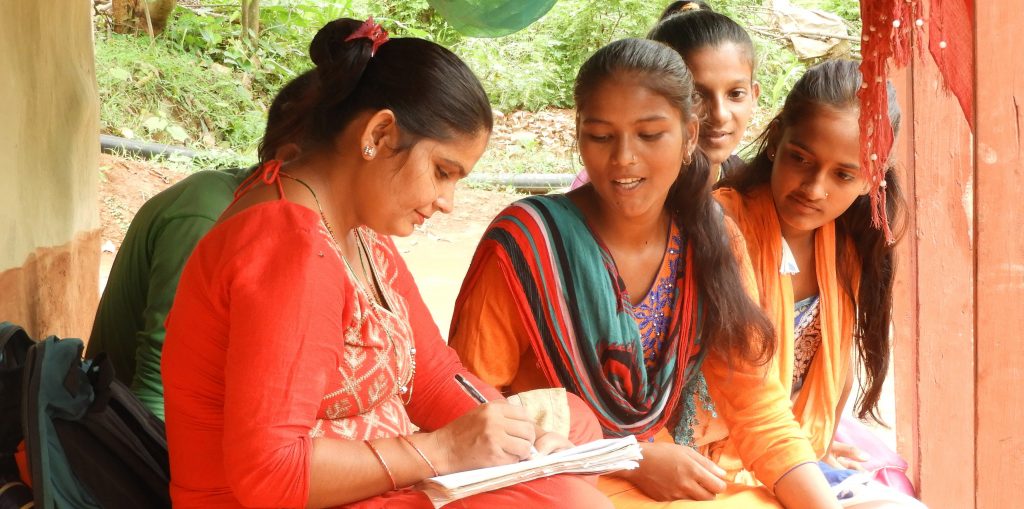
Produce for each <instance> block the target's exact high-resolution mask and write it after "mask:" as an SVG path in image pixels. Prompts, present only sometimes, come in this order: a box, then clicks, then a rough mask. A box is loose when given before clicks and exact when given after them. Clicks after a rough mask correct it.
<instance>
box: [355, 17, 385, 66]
mask: <svg viewBox="0 0 1024 509" xmlns="http://www.w3.org/2000/svg"><path fill="white" fill-rule="evenodd" d="M361 37H366V38H367V39H369V40H371V41H373V47H372V48H370V56H371V57H372V56H373V55H375V54H377V48H379V47H380V46H381V45H382V44H384V43H385V42H388V31H387V30H384V28H383V27H381V26H380V24H378V23H377V22H375V21H373V16H370V17H369V18H367V19H366V21H364V22H363V24H362V25H359V28H358V29H356V31H355V32H352V35H349V36H348V37H346V38H345V42H348V41H351V40H352V39H359V38H361Z"/></svg>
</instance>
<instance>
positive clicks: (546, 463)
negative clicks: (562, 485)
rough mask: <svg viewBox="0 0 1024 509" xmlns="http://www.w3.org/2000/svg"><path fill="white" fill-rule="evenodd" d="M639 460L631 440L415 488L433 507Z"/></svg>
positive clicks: (445, 477) (592, 444)
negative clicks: (529, 483) (515, 486)
mask: <svg viewBox="0 0 1024 509" xmlns="http://www.w3.org/2000/svg"><path fill="white" fill-rule="evenodd" d="M641 459H643V456H642V455H641V454H640V446H639V445H637V443H636V438H634V437H633V436H628V437H623V438H609V439H604V440H595V441H593V442H590V443H587V444H583V445H578V446H576V447H573V448H571V449H566V450H564V451H558V452H554V453H551V454H549V455H547V456H541V457H537V458H533V459H529V460H526V461H520V462H519V463H513V464H511V465H500V466H497V467H489V468H480V469H477V470H467V471H465V472H458V473H455V474H448V475H442V476H439V477H433V478H430V479H426V480H424V481H422V482H420V483H419V484H418V485H416V488H418V489H420V490H423V492H424V493H426V495H427V496H428V497H430V501H431V502H432V503H433V504H434V507H441V506H443V505H445V504H447V503H449V502H453V501H455V500H458V499H460V498H465V497H468V496H471V495H476V494H477V493H483V492H485V491H491V490H496V489H498V488H503V487H505V486H511V485H513V484H518V483H521V482H526V481H532V480H534V479H540V478H541V477H547V476H551V475H555V474H605V473H608V472H614V471H616V470H628V469H631V468H636V467H637V461H639V460H641Z"/></svg>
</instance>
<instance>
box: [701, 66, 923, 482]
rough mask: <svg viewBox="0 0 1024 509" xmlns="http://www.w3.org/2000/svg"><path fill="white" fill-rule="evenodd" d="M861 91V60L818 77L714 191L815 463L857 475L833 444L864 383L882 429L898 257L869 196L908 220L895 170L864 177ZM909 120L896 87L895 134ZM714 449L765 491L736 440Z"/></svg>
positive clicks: (714, 428) (776, 371)
mask: <svg viewBox="0 0 1024 509" xmlns="http://www.w3.org/2000/svg"><path fill="white" fill-rule="evenodd" d="M860 84H861V79H860V72H859V70H858V66H857V63H855V62H852V61H839V60H837V61H828V62H825V63H822V64H819V65H817V66H815V67H812V68H811V69H809V70H808V71H807V73H806V74H805V75H804V76H803V77H802V78H801V79H800V80H799V81H798V82H797V83H796V85H795V86H794V88H793V90H792V91H791V92H790V94H789V96H788V97H787V99H786V102H785V106H784V107H783V109H782V112H781V113H779V115H778V116H777V117H776V118H775V119H774V120H773V121H772V122H771V123H770V124H769V127H768V129H767V130H766V131H765V133H764V134H763V135H762V136H761V138H760V140H759V143H760V148H759V151H758V153H757V155H756V156H755V157H754V159H753V160H752V161H751V163H750V164H749V165H747V166H746V167H744V168H742V169H741V170H739V171H738V172H736V173H735V174H733V175H731V176H730V178H728V179H727V180H726V181H724V182H722V183H721V184H720V186H721V187H720V189H718V190H717V191H715V197H716V198H717V199H718V201H719V202H720V203H721V204H722V206H723V207H724V208H725V210H726V213H727V214H728V215H729V216H730V217H731V218H732V219H733V220H734V221H735V222H736V224H737V225H738V226H739V228H740V230H741V231H742V233H743V236H744V238H745V240H746V244H747V249H748V250H749V253H750V259H751V262H752V264H753V267H754V273H755V277H756V280H757V285H758V289H759V293H760V298H761V306H762V308H763V309H764V310H765V311H766V313H767V314H768V316H769V317H770V318H771V319H772V321H773V322H774V325H775V331H776V334H777V338H778V343H777V348H776V350H775V356H774V359H773V361H772V363H771V371H770V375H769V376H771V377H773V378H775V379H776V380H778V381H779V382H781V383H782V385H783V387H784V388H785V389H786V390H787V391H789V393H790V394H791V396H792V399H793V412H794V414H795V416H796V418H797V420H798V421H799V422H800V424H801V427H802V428H803V429H804V431H805V432H806V433H807V435H808V436H809V437H810V440H811V444H812V446H813V447H814V451H815V454H816V455H817V456H818V457H819V458H820V459H823V460H825V461H827V462H829V463H831V464H832V465H833V466H841V467H854V468H856V467H857V465H858V462H859V461H861V460H864V459H866V458H865V457H863V455H862V454H861V453H860V452H859V451H858V450H857V449H856V448H854V447H851V446H850V444H840V443H835V442H834V441H833V436H834V434H835V432H836V428H837V426H838V423H839V418H840V416H841V414H842V411H843V408H844V406H845V404H846V399H847V397H848V395H849V392H850V387H851V386H852V381H853V376H854V373H859V374H860V375H861V382H862V387H863V390H862V391H861V393H860V394H859V395H858V398H857V406H856V413H857V416H858V417H860V418H861V419H865V418H868V417H872V418H874V419H876V420H879V421H880V417H879V414H878V400H879V396H880V394H881V392H882V383H883V382H884V380H885V375H886V371H887V368H888V365H889V349H890V348H889V347H890V344H889V343H890V339H889V322H890V319H891V314H892V312H891V308H892V289H893V277H894V271H895V258H896V253H895V249H894V245H893V243H892V242H887V241H886V237H885V233H884V231H883V230H882V229H879V228H876V227H874V226H872V214H871V203H870V198H869V196H868V195H869V193H870V191H872V190H873V188H874V186H878V187H881V188H882V189H880V190H879V191H881V192H883V193H884V195H885V199H886V201H885V203H886V207H887V210H886V212H887V218H886V220H887V221H888V222H889V224H892V225H893V226H899V224H900V223H901V222H902V221H901V219H902V217H903V213H904V203H903V198H902V195H901V193H900V189H899V185H898V184H899V183H898V181H897V179H896V176H895V174H894V172H893V170H892V169H891V168H890V169H888V170H887V171H886V173H885V178H884V180H883V181H880V183H877V184H873V183H872V181H871V180H870V179H869V177H868V176H867V173H866V172H863V171H861V168H860V165H859V161H860V151H861V147H860V130H859V125H858V114H859V109H858V105H859V102H858V98H857V91H858V90H859V89H860ZM899 118H900V113H899V107H898V105H897V104H896V101H895V96H894V93H893V91H892V90H891V89H890V94H889V120H890V123H891V125H892V127H893V131H894V132H895V131H897V130H898V128H899ZM854 360H856V362H854ZM723 431H724V430H723V426H722V425H721V423H719V422H715V421H714V420H712V422H711V423H710V425H709V427H708V429H707V430H706V432H705V433H704V437H703V438H704V439H703V440H702V441H703V442H707V441H709V440H715V439H716V438H722V436H723V435H724V433H723ZM703 451H704V452H705V453H706V454H707V455H708V456H709V457H711V458H712V459H714V460H716V462H718V464H719V465H720V466H722V467H723V468H725V469H726V470H728V471H730V473H731V475H733V478H734V479H735V480H737V481H740V482H744V481H745V482H751V483H753V482H755V481H754V480H753V478H752V476H751V475H750V473H749V472H744V471H743V467H742V464H741V463H740V461H739V455H738V453H737V444H736V441H735V440H732V439H729V438H725V439H721V440H717V441H713V442H712V443H710V444H708V445H706V446H705V447H704V449H703Z"/></svg>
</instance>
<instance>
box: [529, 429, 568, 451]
mask: <svg viewBox="0 0 1024 509" xmlns="http://www.w3.org/2000/svg"><path fill="white" fill-rule="evenodd" d="M533 446H534V448H536V449H537V453H538V454H540V455H542V456H543V455H546V454H551V453H553V452H556V451H562V450H565V449H568V448H570V447H574V445H573V443H572V442H570V441H569V439H568V438H565V437H564V436H562V435H560V434H558V433H552V432H548V431H544V429H543V428H541V427H540V426H537V440H536V441H534V442H533Z"/></svg>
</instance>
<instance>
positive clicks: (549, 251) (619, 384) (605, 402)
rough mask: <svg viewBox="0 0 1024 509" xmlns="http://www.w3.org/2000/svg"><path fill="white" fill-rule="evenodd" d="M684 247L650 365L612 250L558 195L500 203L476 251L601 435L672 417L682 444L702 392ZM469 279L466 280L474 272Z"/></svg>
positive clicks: (544, 361) (554, 378)
mask: <svg viewBox="0 0 1024 509" xmlns="http://www.w3.org/2000/svg"><path fill="white" fill-rule="evenodd" d="M683 249H684V250H685V251H684V252H685V253H686V255H685V259H684V262H683V263H681V264H680V269H679V275H678V277H677V281H676V283H677V284H676V285H675V288H676V295H675V298H674V301H675V304H674V306H675V308H674V309H675V312H674V313H673V316H672V317H671V321H670V324H669V327H668V330H667V334H666V337H665V339H664V344H663V346H662V349H661V353H659V357H658V359H657V361H656V364H655V366H654V367H653V368H651V369H648V368H646V367H645V365H644V352H643V345H642V343H641V340H640V329H639V328H638V326H637V323H636V321H635V320H634V317H633V311H632V306H631V304H630V302H629V300H628V298H627V294H626V290H625V285H624V283H623V281H622V279H621V278H620V277H619V273H618V270H617V269H616V266H615V262H614V260H613V259H612V256H611V253H609V251H608V249H606V248H605V247H604V245H602V244H601V242H600V240H599V239H598V238H597V237H596V235H595V234H594V233H593V232H592V231H591V230H590V228H589V227H588V226H587V223H586V220H585V219H584V218H583V216H582V214H581V213H580V211H579V209H577V208H576V207H575V205H573V204H572V202H571V201H570V200H569V199H568V198H567V197H566V196H564V195H553V196H538V197H531V198H526V199H524V200H521V201H519V202H517V203H516V204H514V205H513V206H511V207H509V208H508V209H506V210H505V211H504V212H503V213H502V214H501V215H499V216H498V217H497V218H496V219H495V220H494V222H493V223H492V224H491V226H490V228H489V229H488V231H487V233H486V234H485V236H484V239H483V240H482V241H481V245H480V248H479V249H478V250H477V254H476V257H480V256H482V255H483V254H484V253H487V252H490V251H491V250H494V251H495V252H496V253H497V258H498V260H499V265H500V266H501V270H502V272H503V273H504V275H505V278H506V280H507V281H508V282H509V286H510V287H511V289H512V291H513V294H514V295H515V299H516V302H517V303H518V308H519V309H518V311H519V314H520V316H521V317H522V319H523V321H524V323H525V326H526V329H527V330H528V332H529V334H530V341H531V344H532V346H533V348H534V351H535V353H536V354H537V358H538V361H539V363H540V368H541V371H542V372H543V374H544V376H545V377H546V378H547V380H548V382H549V383H550V384H551V385H552V386H555V387H564V388H566V389H567V390H569V391H571V392H573V393H574V394H576V395H578V396H580V397H581V398H583V399H584V400H586V401H587V403H588V404H589V405H590V407H591V408H592V409H593V410H594V413H595V414H596V415H597V417H598V420H599V421H600V423H601V427H602V428H603V429H604V432H605V435H606V436H624V435H636V436H637V437H638V438H640V439H647V438H650V437H653V436H654V434H655V433H656V432H658V431H659V430H660V429H661V428H663V427H664V426H665V425H666V424H667V423H668V421H669V420H670V419H674V420H676V421H678V422H679V423H680V424H681V425H679V426H677V428H676V434H677V435H681V436H678V437H677V442H679V443H684V442H686V443H688V442H689V436H690V423H691V421H692V416H693V414H694V412H693V402H694V401H695V398H694V397H693V395H694V393H695V392H696V393H698V394H699V395H701V396H706V389H704V390H701V389H703V384H702V383H700V382H703V376H701V375H700V364H701V361H702V360H703V356H704V355H703V351H702V349H701V348H700V340H699V338H698V337H697V331H698V330H699V321H700V313H699V309H700V306H699V302H698V298H697V290H696V285H695V282H694V278H693V274H692V263H691V260H692V257H693V253H692V246H691V245H690V244H689V243H688V242H687V241H686V239H685V238H684V240H683ZM473 265H477V260H474V262H473ZM468 277H469V278H470V281H467V284H472V281H471V280H472V278H473V274H469V276H468ZM456 305H457V306H458V304H456ZM680 364H682V365H683V366H684V368H683V369H680ZM700 399H705V398H700ZM705 401H706V399H705ZM680 403H682V405H680Z"/></svg>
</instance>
